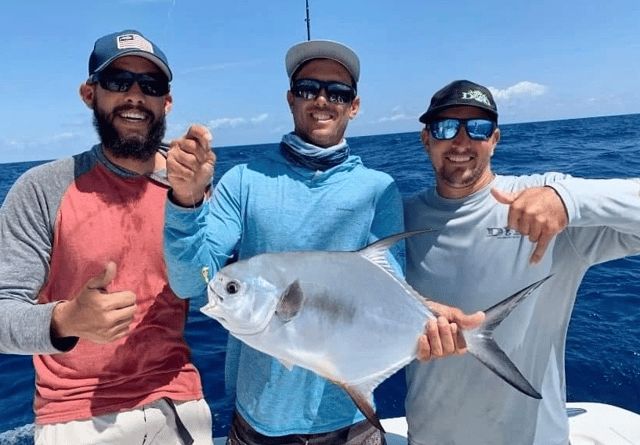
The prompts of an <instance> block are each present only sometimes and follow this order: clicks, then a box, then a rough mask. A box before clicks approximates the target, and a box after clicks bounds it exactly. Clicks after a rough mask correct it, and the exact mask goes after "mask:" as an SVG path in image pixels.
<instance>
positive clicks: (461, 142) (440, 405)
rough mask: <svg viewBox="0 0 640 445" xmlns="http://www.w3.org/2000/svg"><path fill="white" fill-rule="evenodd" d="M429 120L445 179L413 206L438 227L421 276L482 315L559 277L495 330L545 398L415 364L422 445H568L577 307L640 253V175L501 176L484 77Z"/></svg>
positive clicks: (478, 373)
mask: <svg viewBox="0 0 640 445" xmlns="http://www.w3.org/2000/svg"><path fill="white" fill-rule="evenodd" d="M420 122H422V123H423V124H425V126H424V128H423V130H422V142H423V144H424V147H425V149H426V151H427V154H428V155H429V158H430V160H431V163H432V165H433V170H434V173H435V179H436V185H435V187H428V188H427V189H426V190H425V191H423V192H421V193H419V194H417V195H415V196H413V197H411V198H409V199H407V200H406V201H405V209H404V210H405V225H406V229H407V230H416V229H421V228H424V227H430V228H432V229H435V230H434V231H433V232H432V233H428V234H424V235H419V236H415V237H411V238H408V239H407V242H406V246H407V282H409V284H411V286H413V288H414V289H416V290H417V291H418V292H420V293H422V294H423V295H430V296H432V297H433V298H434V299H436V300H437V301H439V302H442V303H444V304H450V305H453V306H456V307H460V308H462V310H464V311H475V310H483V309H486V308H488V307H491V306H493V305H494V304H495V303H497V302H498V301H500V300H501V299H503V298H505V297H506V296H508V295H511V294H512V293H514V292H515V291H517V290H518V289H522V288H524V287H525V286H527V285H530V284H532V283H534V282H536V281H538V280H540V279H543V278H545V277H549V276H550V278H549V279H547V281H546V282H545V283H544V284H542V286H540V287H539V288H538V289H537V290H536V291H534V294H532V295H531V296H529V297H528V299H527V300H526V301H524V302H523V303H521V304H520V306H518V307H517V308H516V309H515V310H514V311H513V312H512V313H511V314H510V315H509V316H508V317H507V318H506V319H505V320H504V321H503V322H502V324H501V325H500V326H499V328H497V329H496V330H495V332H494V335H495V339H496V342H497V343H498V344H499V345H500V346H501V347H502V349H503V350H504V351H505V352H506V354H507V355H508V356H509V357H510V358H511V359H512V360H513V362H514V363H515V364H516V366H517V367H518V368H519V369H520V370H521V371H522V373H523V375H524V376H525V377H526V378H527V379H528V380H529V381H530V382H531V384H532V385H533V387H535V388H536V389H538V390H539V391H540V392H541V394H542V399H541V400H537V399H534V398H531V397H528V396H525V395H524V394H521V393H519V392H517V391H515V390H514V389H513V388H512V387H511V386H509V385H507V384H506V383H505V382H503V381H502V380H500V379H499V378H498V377H497V376H496V375H494V374H493V373H491V372H490V371H489V370H488V369H486V368H485V367H484V365H482V364H481V363H480V362H479V361H477V360H475V359H474V358H473V357H470V356H469V354H467V355H466V356H462V357H454V358H451V359H448V360H439V361H433V362H429V363H419V362H413V363H411V364H410V365H409V366H408V367H407V383H408V384H407V386H408V395H407V400H406V412H407V422H408V424H409V442H410V443H411V444H412V445H426V444H433V443H437V444H452V445H454V444H455V445H467V444H482V445H503V444H505V445H506V444H509V445H514V444H518V445H532V444H534V445H567V444H568V443H569V422H568V419H567V414H566V410H565V372H564V349H565V339H566V333H567V326H568V324H569V320H570V318H571V311H572V309H573V304H574V301H575V299H576V293H577V290H578V287H579V286H580V282H581V281H582V278H583V276H584V274H585V273H586V272H587V270H588V269H589V267H591V266H592V265H594V264H597V263H601V262H604V261H609V260H612V259H615V258H621V257H624V256H627V255H635V254H638V253H639V252H640V199H638V196H639V195H640V184H639V181H638V180H637V179H627V180H623V179H602V180H594V179H583V178H573V177H570V176H568V175H563V174H560V173H544V174H538V175H530V176H524V175H523V176H504V175H496V174H494V173H493V171H492V169H491V157H492V156H493V153H494V150H495V149H496V146H497V144H498V141H499V140H500V130H499V128H498V110H497V107H496V103H495V101H494V99H493V97H492V95H491V92H490V91H489V90H488V89H487V88H485V87H483V86H481V85H478V84H476V83H473V82H469V81H465V80H461V81H455V82H452V83H450V84H449V85H447V86H445V87H444V88H442V89H441V90H440V91H438V92H437V93H436V94H434V95H433V98H432V99H431V104H430V106H429V108H428V109H427V111H426V112H425V113H424V114H423V115H422V116H421V117H420ZM547 251H548V253H547V254H546V255H545V252H547Z"/></svg>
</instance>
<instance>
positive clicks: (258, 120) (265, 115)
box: [251, 113, 269, 124]
mask: <svg viewBox="0 0 640 445" xmlns="http://www.w3.org/2000/svg"><path fill="white" fill-rule="evenodd" d="M268 117H269V114H268V113H262V114H261V115H260V116H256V117H252V118H251V123H252V124H259V123H262V122H264V121H266V120H267V118H268Z"/></svg>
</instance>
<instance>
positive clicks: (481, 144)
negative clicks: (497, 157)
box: [421, 106, 500, 199]
mask: <svg viewBox="0 0 640 445" xmlns="http://www.w3.org/2000/svg"><path fill="white" fill-rule="evenodd" d="M488 117H489V116H488V115H487V113H485V112H484V111H483V110H482V109H480V108H476V107H469V106H461V107H453V108H449V109H447V110H445V111H443V112H442V113H440V114H439V115H438V119H442V118H458V119H474V118H484V119H486V118H488ZM421 137H422V143H423V144H424V147H425V150H426V151H427V154H428V155H429V157H430V159H431V164H432V165H433V170H434V172H435V176H436V188H437V190H438V194H439V195H440V196H442V197H443V198H449V199H456V198H464V197H466V196H469V195H471V194H472V193H475V192H477V191H478V190H480V189H482V188H483V187H485V186H487V185H488V184H490V183H491V181H493V178H494V174H493V172H492V171H491V157H492V156H493V152H494V150H495V148H496V145H497V144H498V141H500V130H499V129H498V128H496V130H495V131H494V132H493V134H492V135H491V137H490V138H489V139H488V140H486V141H476V140H473V139H471V138H469V136H468V135H467V132H466V131H465V129H464V128H460V130H459V131H458V134H457V135H456V136H455V137H454V138H453V139H450V140H446V141H440V140H438V139H435V138H434V137H433V136H432V135H431V132H430V131H429V129H428V128H426V127H425V128H424V129H423V130H422V134H421Z"/></svg>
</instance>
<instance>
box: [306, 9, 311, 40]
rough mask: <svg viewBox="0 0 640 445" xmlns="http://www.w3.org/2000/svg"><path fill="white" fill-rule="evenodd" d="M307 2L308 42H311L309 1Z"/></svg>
mask: <svg viewBox="0 0 640 445" xmlns="http://www.w3.org/2000/svg"><path fill="white" fill-rule="evenodd" d="M306 1H307V18H306V19H305V22H307V40H311V20H309V0H306Z"/></svg>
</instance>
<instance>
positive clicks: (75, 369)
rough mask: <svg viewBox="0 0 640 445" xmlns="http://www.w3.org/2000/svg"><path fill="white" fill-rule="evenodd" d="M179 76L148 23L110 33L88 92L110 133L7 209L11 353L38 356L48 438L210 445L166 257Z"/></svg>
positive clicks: (0, 342)
mask: <svg viewBox="0 0 640 445" xmlns="http://www.w3.org/2000/svg"><path fill="white" fill-rule="evenodd" d="M171 78H172V74H171V70H170V69H169V65H168V62H167V59H166V57H165V55H164V53H163V52H162V51H161V50H160V49H159V48H158V47H157V46H155V45H154V44H153V43H152V42H151V41H149V40H147V39H146V38H144V37H143V36H142V35H141V34H140V33H139V32H137V31H131V30H129V31H123V32H120V33H114V34H110V35H107V36H104V37H102V38H100V39H98V40H97V41H96V43H95V46H94V49H93V52H92V53H91V57H90V59H89V79H88V80H87V81H86V82H85V83H83V84H82V85H81V86H80V96H81V98H82V100H83V101H84V103H85V104H86V105H87V106H88V107H89V108H91V109H93V111H94V122H95V126H96V129H97V131H98V133H99V135H100V139H101V144H98V145H96V146H94V147H93V148H92V149H91V150H89V151H86V152H84V153H81V154H79V155H76V156H73V157H72V158H67V159H60V160H57V161H54V162H51V163H48V164H44V165H41V166H38V167H36V168H34V169H32V170H30V171H28V172H26V173H25V174H24V175H23V176H22V177H21V178H19V179H18V181H16V183H15V184H14V186H13V187H12V189H11V190H10V191H9V194H8V195H7V197H6V200H5V202H4V205H3V207H2V209H1V210H0V245H1V246H2V251H3V254H2V256H1V257H0V277H1V285H0V317H1V319H0V351H1V352H3V353H10V354H30V355H31V354H32V355H34V357H33V361H34V367H35V371H36V391H35V401H34V411H35V422H36V432H35V442H36V444H50V443H51V444H53V443H56V444H59V443H64V444H103V443H109V444H131V443H143V442H144V443H153V444H177V443H195V444H211V443H212V439H211V436H212V422H211V413H210V410H209V407H208V406H207V404H206V402H205V401H204V399H203V394H202V387H201V382H200V376H199V374H198V371H197V370H196V369H195V367H194V366H193V364H192V363H191V360H190V351H189V348H188V346H187V344H186V343H185V341H184V338H183V334H184V325H185V321H186V317H187V311H188V302H187V301H185V300H181V299H179V298H177V297H176V295H175V294H174V293H173V292H172V291H171V290H170V288H169V285H168V282H167V276H166V271H165V265H164V261H163V258H162V228H163V219H164V215H163V213H164V203H165V200H166V196H167V190H168V185H167V184H166V182H165V180H164V174H163V173H162V172H163V171H164V168H165V157H164V155H165V154H166V153H164V152H163V151H162V150H159V148H160V141H161V140H162V137H163V136H164V130H165V116H166V113H167V112H169V110H170V108H171V104H172V98H171V95H170V93H169V82H170V81H171ZM145 440H146V441H145Z"/></svg>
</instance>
